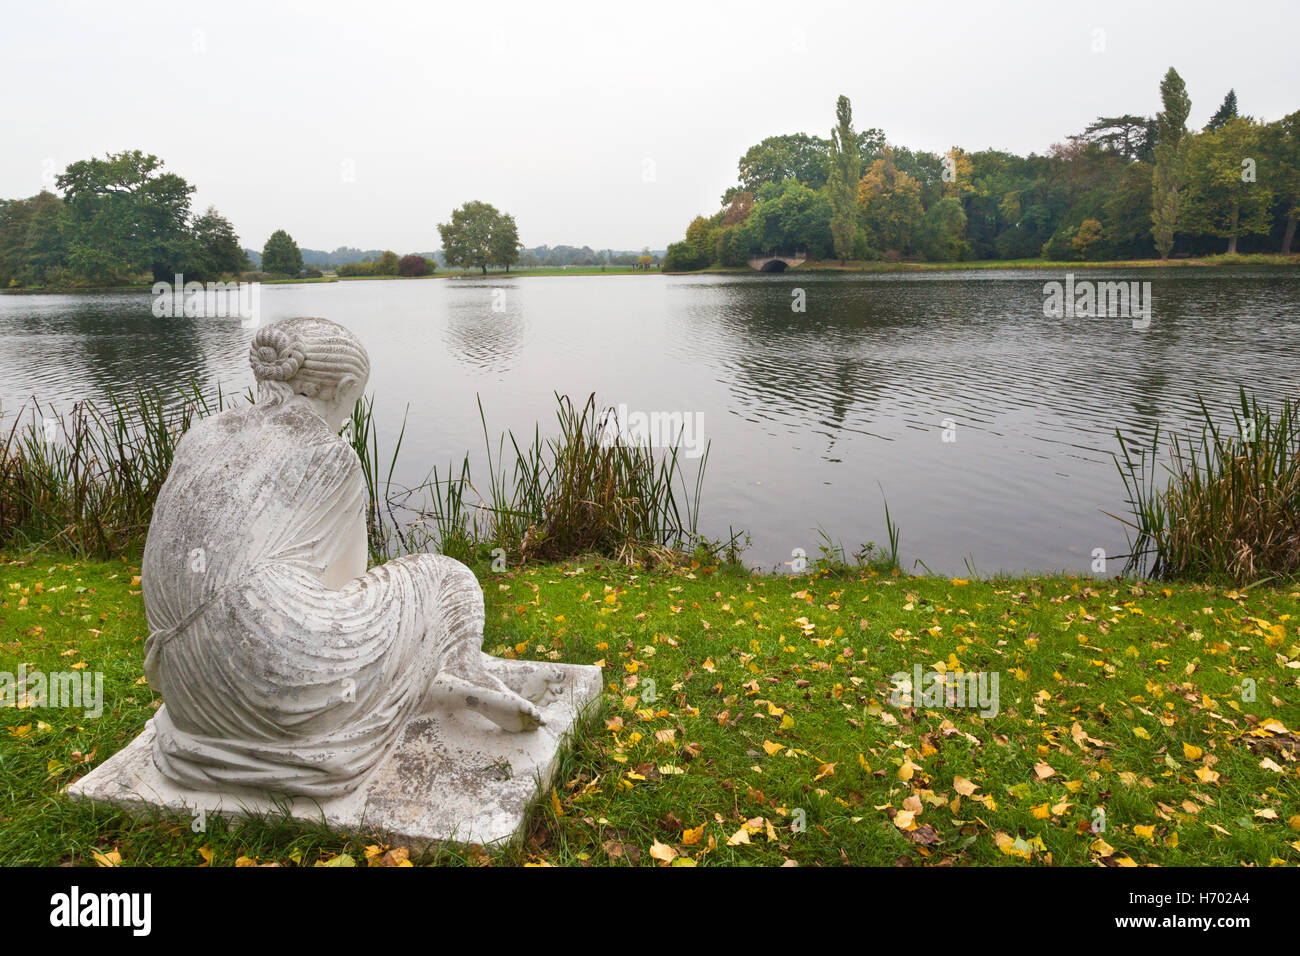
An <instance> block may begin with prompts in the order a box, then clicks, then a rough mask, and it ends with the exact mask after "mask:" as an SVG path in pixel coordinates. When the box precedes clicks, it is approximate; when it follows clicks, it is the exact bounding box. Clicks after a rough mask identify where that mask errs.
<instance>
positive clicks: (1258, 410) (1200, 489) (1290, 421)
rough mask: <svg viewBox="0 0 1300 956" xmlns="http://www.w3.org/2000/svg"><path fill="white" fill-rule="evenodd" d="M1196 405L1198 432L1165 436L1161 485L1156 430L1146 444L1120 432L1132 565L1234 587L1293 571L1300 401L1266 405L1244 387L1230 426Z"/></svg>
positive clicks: (1297, 563)
mask: <svg viewBox="0 0 1300 956" xmlns="http://www.w3.org/2000/svg"><path fill="white" fill-rule="evenodd" d="M1198 401H1199V404H1200V410H1201V419H1202V421H1201V428H1200V434H1199V436H1197V435H1194V434H1193V435H1184V436H1178V435H1174V436H1172V440H1171V441H1170V443H1169V452H1168V453H1169V461H1168V463H1167V464H1164V465H1163V470H1164V472H1165V474H1167V475H1168V481H1167V483H1166V484H1165V485H1164V487H1161V486H1160V485H1159V483H1158V481H1159V473H1158V471H1157V468H1156V464H1157V456H1158V454H1159V451H1158V449H1159V444H1160V434H1159V429H1158V428H1157V430H1156V432H1155V434H1154V435H1153V436H1152V440H1151V445H1150V447H1136V446H1134V445H1133V444H1131V443H1128V442H1125V441H1124V437H1123V435H1118V433H1117V435H1118V437H1119V444H1120V456H1116V465H1117V466H1118V467H1119V470H1120V474H1121V476H1122V477H1123V479H1124V485H1125V488H1126V490H1127V493H1128V504H1129V505H1130V507H1131V509H1132V516H1131V518H1120V520H1121V521H1123V522H1124V523H1125V524H1126V525H1128V527H1129V528H1130V529H1131V531H1132V534H1130V542H1131V545H1132V547H1131V552H1132V553H1131V555H1130V566H1131V567H1138V568H1144V567H1147V566H1148V565H1149V570H1150V573H1151V574H1153V575H1155V576H1161V577H1180V578H1192V579H1203V580H1224V581H1231V582H1233V583H1236V584H1239V585H1247V584H1252V583H1256V582H1259V581H1261V580H1267V579H1272V578H1285V579H1289V578H1294V577H1296V576H1297V575H1300V402H1297V401H1296V400H1284V401H1283V402H1282V404H1281V405H1280V406H1279V407H1277V408H1271V407H1268V406H1263V405H1260V403H1259V402H1258V401H1257V400H1256V399H1255V398H1253V397H1250V396H1248V395H1247V393H1246V391H1245V389H1242V390H1241V391H1240V396H1239V401H1238V405H1237V406H1236V407H1234V408H1232V409H1231V410H1230V412H1231V422H1229V421H1227V420H1226V419H1216V417H1215V416H1214V415H1213V414H1212V413H1211V411H1210V409H1209V408H1208V407H1207V406H1206V404H1205V402H1204V400H1202V399H1198ZM1121 456H1122V460H1121Z"/></svg>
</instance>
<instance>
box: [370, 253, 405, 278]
mask: <svg viewBox="0 0 1300 956" xmlns="http://www.w3.org/2000/svg"><path fill="white" fill-rule="evenodd" d="M398 261H399V260H398V258H397V253H395V252H394V251H393V250H392V249H385V250H384V251H383V252H382V253H380V256H379V261H378V262H376V263H375V275H377V276H395V275H397V265H398Z"/></svg>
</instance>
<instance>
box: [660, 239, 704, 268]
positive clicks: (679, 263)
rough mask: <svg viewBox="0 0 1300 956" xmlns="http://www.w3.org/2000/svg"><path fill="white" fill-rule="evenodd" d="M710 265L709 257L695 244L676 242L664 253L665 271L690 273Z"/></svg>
mask: <svg viewBox="0 0 1300 956" xmlns="http://www.w3.org/2000/svg"><path fill="white" fill-rule="evenodd" d="M708 264H709V257H708V256H707V255H706V254H705V253H703V252H701V251H700V250H699V249H697V248H696V247H695V244H694V243H692V242H688V241H682V242H674V243H672V244H671V245H670V246H669V247H668V251H667V252H666V253H664V262H663V271H664V272H690V271H692V270H694V269H703V268H706V267H707V266H708Z"/></svg>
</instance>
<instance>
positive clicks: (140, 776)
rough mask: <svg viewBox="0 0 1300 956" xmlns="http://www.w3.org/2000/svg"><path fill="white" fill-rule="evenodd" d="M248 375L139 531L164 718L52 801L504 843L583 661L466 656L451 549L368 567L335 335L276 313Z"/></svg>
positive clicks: (195, 432) (476, 609) (578, 694)
mask: <svg viewBox="0 0 1300 956" xmlns="http://www.w3.org/2000/svg"><path fill="white" fill-rule="evenodd" d="M249 365H250V366H251V367H252V370H253V374H254V375H255V377H256V378H257V384H258V396H257V401H256V403H255V404H253V405H252V406H251V407H248V406H239V407H235V408H231V409H227V410H225V411H222V412H218V413H216V414H214V415H211V416H208V417H206V418H204V419H202V420H200V421H198V422H196V423H194V425H193V426H192V427H191V428H190V429H189V430H188V431H187V432H186V433H185V434H184V435H183V436H182V437H181V439H180V441H179V442H178V443H177V445H176V450H175V454H174V455H173V458H172V464H171V468H170V470H169V471H168V473H167V480H166V481H165V482H164V483H163V486H162V488H161V489H160V490H159V492H158V497H157V500H156V502H155V504H154V508H153V515H152V518H151V520H150V523H149V535H148V538H147V540H146V541H145V548H144V557H143V560H142V563H141V570H140V575H141V591H142V594H143V598H144V608H145V615H146V617H147V619H148V622H149V630H150V634H149V639H148V640H147V641H146V642H145V659H144V672H145V677H146V678H148V681H149V685H150V686H151V687H152V688H153V689H154V690H156V691H157V692H158V693H160V694H161V695H162V698H163V705H162V707H160V708H159V710H158V712H157V713H156V714H155V715H154V717H153V719H152V720H150V721H149V724H148V726H147V727H146V729H145V731H144V733H142V734H141V735H140V736H139V737H138V738H136V739H135V740H134V741H132V743H131V744H130V745H129V746H128V747H127V748H126V749H125V750H123V751H122V752H121V753H119V754H117V755H116V756H114V757H113V758H112V759H111V760H109V761H107V762H106V763H105V764H104V765H103V766H102V767H99V768H98V769H96V770H95V771H94V772H93V773H91V774H90V775H89V776H87V777H86V778H85V779H84V780H82V781H80V782H78V784H77V785H76V786H75V787H73V788H71V791H70V792H71V794H72V796H73V797H74V798H85V799H91V800H104V801H108V802H111V803H115V804H119V805H121V806H125V807H130V808H132V809H138V810H145V809H146V808H150V807H159V808H164V809H167V810H171V811H179V812H185V811H187V810H188V811H195V810H203V811H207V812H213V813H217V812H220V813H240V812H266V811H268V810H273V809H275V808H277V807H282V806H285V804H286V802H287V803H288V805H289V806H290V808H291V809H290V812H291V813H292V814H293V815H294V816H296V817H302V818H310V819H316V820H323V821H324V822H325V823H326V824H328V825H330V826H332V827H334V828H335V829H339V830H344V831H356V830H358V829H360V828H362V827H363V826H365V827H370V828H377V829H379V830H384V831H390V832H391V833H392V838H393V839H395V840H399V841H402V842H405V843H408V844H412V845H419V844H423V843H427V842H429V841H430V840H442V839H450V838H456V839H459V840H462V841H472V842H478V843H490V842H495V841H498V840H502V839H505V838H507V837H509V836H511V835H512V834H514V833H515V832H516V831H517V830H518V829H519V826H520V824H521V823H522V821H523V813H524V808H525V806H526V805H527V803H528V801H529V800H530V799H531V798H532V797H533V796H534V795H535V794H536V792H537V787H536V784H537V781H538V780H540V781H541V782H543V783H546V782H548V781H549V779H550V775H551V771H552V768H553V766H554V761H555V754H556V750H557V747H558V745H559V741H560V739H561V738H562V737H563V736H564V734H565V733H566V732H567V731H568V730H569V729H570V727H571V726H572V724H573V721H574V719H575V717H576V715H577V714H578V712H579V711H580V710H581V708H582V707H583V706H584V705H585V704H587V703H588V702H589V701H590V700H592V699H593V698H594V697H595V696H596V695H598V694H599V692H600V672H599V670H598V669H596V668H593V667H577V666H563V665H555V664H542V663H532V662H524V661H509V660H502V659H500V658H494V657H491V656H489V655H487V654H484V653H483V650H482V648H483V625H484V610H483V592H482V589H481V587H480V585H479V582H478V580H477V579H476V578H475V576H474V572H473V571H471V570H470V569H469V568H468V567H466V566H465V565H463V564H461V563H460V562H458V561H455V560H453V559H452V558H449V557H447V556H445V555H441V554H406V555H402V556H401V557H398V558H395V559H394V560H391V561H388V562H386V563H384V564H380V565H377V566H375V567H368V566H367V565H368V561H367V554H368V550H369V548H368V540H369V537H368V531H367V514H368V512H369V509H370V507H371V502H370V501H369V492H368V490H367V487H366V482H365V477H364V474H363V472H362V468H361V462H360V460H359V459H358V458H357V454H356V452H355V451H354V450H353V448H352V445H351V443H350V442H349V441H347V440H346V439H344V438H343V437H342V436H341V435H340V434H339V433H340V431H341V430H342V429H343V428H344V426H345V425H346V424H347V423H348V422H349V420H350V418H351V415H352V411H353V409H354V408H355V407H356V404H357V401H358V399H359V398H360V396H361V395H362V394H364V391H365V386H366V382H367V380H368V379H369V376H370V358H369V356H368V355H367V353H366V350H365V347H364V346H363V345H362V344H361V342H360V340H359V339H357V337H356V336H355V335H353V334H352V333H351V332H349V331H348V330H347V329H345V328H343V327H342V326H341V325H338V324H337V323H334V322H330V321H328V320H326V319H316V318H295V319H286V320H284V321H282V322H278V323H276V324H274V325H270V326H266V327H264V328H261V329H259V330H258V331H257V333H256V334H255V335H254V337H253V343H252V346H251V347H250V349H249ZM270 795H276V796H275V797H272V796H270Z"/></svg>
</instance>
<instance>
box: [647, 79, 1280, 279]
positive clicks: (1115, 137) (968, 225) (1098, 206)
mask: <svg viewBox="0 0 1300 956" xmlns="http://www.w3.org/2000/svg"><path fill="white" fill-rule="evenodd" d="M1160 92H1161V102H1162V109H1161V110H1160V111H1159V112H1158V113H1157V115H1156V116H1154V117H1150V116H1142V115H1137V114H1126V115H1122V116H1102V117H1098V118H1097V120H1096V121H1095V122H1093V123H1090V124H1089V125H1088V126H1087V128H1085V129H1084V130H1082V131H1080V132H1079V133H1076V134H1074V135H1071V136H1069V137H1068V138H1067V140H1066V142H1064V143H1058V144H1054V145H1053V146H1051V147H1050V148H1049V149H1048V151H1047V153H1046V155H1038V154H1035V153H1031V154H1030V155H1029V156H1027V157H1021V156H1016V155H1013V154H1011V153H1006V152H1002V151H998V150H981V151H976V152H967V151H966V150H964V149H962V148H960V147H957V146H954V147H952V148H951V149H949V150H948V151H947V152H946V153H944V154H943V155H939V154H935V153H930V152H926V151H923V150H914V149H911V148H909V147H907V146H904V145H901V144H896V143H890V142H889V141H887V139H886V138H885V134H884V133H883V132H882V131H881V130H879V129H874V128H873V129H865V130H861V131H855V129H854V127H853V118H852V112H851V110H850V108H849V104H848V100H847V99H846V98H844V97H841V98H840V102H839V104H838V105H837V110H836V124H835V126H834V128H833V129H832V131H831V136H830V138H829V139H823V138H821V137H818V136H815V135H808V134H806V133H794V134H789V135H781V136H772V137H769V138H768V139H765V140H763V141H762V142H761V143H758V144H757V145H755V146H753V147H751V148H750V149H749V150H748V151H747V152H746V153H745V155H744V156H742V157H741V158H740V162H739V180H738V182H737V183H736V185H734V186H732V187H730V188H729V189H727V190H726V192H725V193H723V195H722V200H721V208H720V209H719V210H718V211H717V212H715V213H713V214H711V215H708V216H698V217H696V218H695V219H694V220H693V221H692V222H691V223H690V225H689V226H688V227H687V230H686V236H685V239H684V240H683V241H681V242H678V243H674V244H673V245H671V246H670V247H669V249H668V253H667V255H666V256H665V259H664V269H665V271H691V270H699V269H705V268H709V267H718V268H733V269H734V268H741V267H744V266H745V265H746V263H747V261H748V260H749V259H750V258H751V257H755V256H763V255H770V254H773V253H795V252H798V253H802V254H805V255H806V256H807V257H809V258H811V259H814V260H831V259H834V260H837V261H839V262H842V263H848V262H849V261H855V262H872V261H880V262H884V263H891V264H892V263H902V262H905V261H928V262H954V261H962V262H965V261H978V260H990V259H997V260H1019V259H1033V258H1039V257H1041V258H1044V259H1047V260H1050V261H1053V262H1102V261H1114V260H1119V261H1124V260H1129V259H1151V258H1156V257H1159V258H1160V259H1166V258H1168V257H1170V256H1175V257H1179V256H1181V257H1187V256H1193V257H1204V256H1207V255H1210V254H1212V253H1218V252H1226V253H1228V254H1236V253H1252V254H1262V253H1278V254H1280V256H1283V257H1286V256H1290V254H1291V246H1292V242H1293V239H1294V235H1295V224H1296V216H1297V203H1298V202H1300V112H1296V113H1291V114H1289V115H1288V116H1284V117H1281V118H1280V119H1275V120H1273V121H1271V122H1266V121H1264V120H1260V119H1256V118H1253V117H1250V116H1245V115H1239V113H1238V107H1237V101H1236V95H1235V93H1233V92H1232V91H1229V93H1228V95H1227V96H1226V97H1225V99H1224V103H1223V105H1222V106H1221V107H1220V108H1219V110H1218V111H1217V112H1216V113H1215V115H1214V116H1213V117H1212V118H1211V119H1210V121H1209V123H1208V124H1207V125H1206V127H1205V128H1204V129H1203V130H1200V131H1188V130H1186V128H1185V123H1186V119H1187V115H1188V112H1189V110H1190V105H1191V104H1190V99H1189V97H1188V95H1187V92H1186V89H1185V87H1184V85H1183V81H1182V79H1181V78H1180V77H1179V76H1178V74H1177V72H1176V71H1175V70H1173V69H1172V68H1171V69H1170V70H1169V71H1168V73H1167V74H1166V75H1165V77H1164V79H1163V81H1162V82H1161V84H1160Z"/></svg>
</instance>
